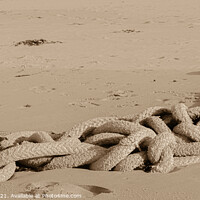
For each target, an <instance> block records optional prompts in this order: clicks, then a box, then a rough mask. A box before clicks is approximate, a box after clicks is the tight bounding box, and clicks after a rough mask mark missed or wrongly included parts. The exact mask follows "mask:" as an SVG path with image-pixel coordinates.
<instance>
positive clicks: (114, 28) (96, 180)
mask: <svg viewBox="0 0 200 200" xmlns="http://www.w3.org/2000/svg"><path fill="white" fill-rule="evenodd" d="M199 13H200V2H199V1H197V0H191V1H186V0H175V1H171V0H169V1H165V2H164V1H158V0H151V1H147V0H142V1H132V0H127V1H123V0H101V1H97V0H81V1H80V0H79V1H78V0H73V1H69V0H68V1H65V0H60V1H56V0H34V1H33V0H28V1H27V0H18V1H14V0H0V41H1V42H0V113H1V115H0V124H1V125H0V133H1V135H4V134H5V133H6V134H7V133H9V132H16V131H24V130H27V131H29V130H34V131H53V132H55V133H62V132H65V131H67V130H70V129H71V128H72V127H73V126H74V125H76V124H78V123H80V122H83V121H86V120H89V119H92V118H96V117H106V116H107V117H110V116H125V115H129V114H137V113H139V112H141V111H143V110H145V109H146V108H148V107H153V106H163V107H167V108H171V106H172V105H174V104H177V103H184V104H185V105H187V106H188V107H195V106H200V90H199V85H200V57H199V55H200V40H199V35H200V14H199ZM41 39H42V40H41ZM26 40H38V41H39V40H41V41H42V42H41V44H39V45H30V43H29V45H27V44H26V43H23V42H22V41H26ZM20 42H21V43H20ZM199 166H200V165H199V164H195V165H191V166H188V167H184V168H180V169H177V170H175V171H173V172H171V173H168V174H160V173H156V174H151V173H146V172H143V171H141V170H135V171H132V172H116V171H93V170H88V169H82V168H74V169H55V170H48V171H42V172H33V171H21V172H16V173H15V174H14V176H13V177H12V178H11V179H10V180H8V181H6V182H2V183H0V195H1V194H4V195H6V196H3V198H6V197H7V199H20V198H21V199H32V198H31V197H29V198H22V197H20V198H17V197H12V198H11V194H20V193H22V192H25V191H26V189H25V188H26V187H28V185H29V184H31V183H35V184H36V186H37V184H39V185H40V187H46V185H50V186H52V187H53V188H54V190H53V192H55V194H57V193H58V192H59V191H60V190H61V189H60V188H62V190H63V191H68V192H74V193H76V194H81V195H82V198H81V199H94V200H96V199H106V200H109V199H116V200H117V199H118V200H121V199H124V200H126V199H127V200H128V199H137V200H147V199H154V200H158V199H159V200H160V199H163V200H169V199H174V200H179V199H180V200H197V199H199V184H200V181H199V180H200V168H199ZM55 185H56V186H55ZM36 186H35V187H36ZM56 187H57V188H56ZM0 198H2V197H1V196H0ZM77 198H78V197H77ZM49 199H50V198H49ZM55 199H56V198H55ZM59 199H62V198H59ZM63 199H66V198H63Z"/></svg>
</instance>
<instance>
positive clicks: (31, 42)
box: [15, 39, 62, 46]
mask: <svg viewBox="0 0 200 200" xmlns="http://www.w3.org/2000/svg"><path fill="white" fill-rule="evenodd" d="M55 43H62V42H60V41H47V40H45V39H39V40H37V39H34V40H24V41H20V42H18V43H16V44H15V46H19V45H28V46H39V45H42V44H55Z"/></svg>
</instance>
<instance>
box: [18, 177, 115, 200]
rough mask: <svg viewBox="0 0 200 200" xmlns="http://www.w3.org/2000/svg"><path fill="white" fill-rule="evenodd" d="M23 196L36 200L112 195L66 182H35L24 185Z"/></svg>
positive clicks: (104, 189) (100, 189) (101, 188)
mask: <svg viewBox="0 0 200 200" xmlns="http://www.w3.org/2000/svg"><path fill="white" fill-rule="evenodd" d="M21 188H24V189H23V191H21V194H24V195H31V196H32V197H33V199H35V198H52V197H55V198H57V197H63V198H70V197H71V198H75V197H76V198H91V197H94V196H96V195H99V194H101V193H112V191H111V190H109V189H107V188H103V187H99V186H94V185H74V184H69V183H66V182H42V181H40V182H33V183H30V184H22V185H21Z"/></svg>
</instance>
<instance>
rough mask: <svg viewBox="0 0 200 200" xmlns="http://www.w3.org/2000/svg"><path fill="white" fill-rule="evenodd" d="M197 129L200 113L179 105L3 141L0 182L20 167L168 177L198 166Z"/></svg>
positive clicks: (0, 141)
mask: <svg viewBox="0 0 200 200" xmlns="http://www.w3.org/2000/svg"><path fill="white" fill-rule="evenodd" d="M199 124H200V107H194V108H188V107H187V106H186V105H184V104H182V103H181V104H177V105H174V106H173V107H172V108H171V109H168V108H163V107H158V106H155V107H151V108H147V109H146V110H145V111H143V112H141V113H139V114H137V115H135V114H131V115H127V116H124V117H101V118H95V119H91V120H88V121H86V122H82V123H80V124H78V125H75V126H74V127H72V129H70V130H69V131H66V132H64V133H63V134H55V133H53V132H45V131H22V132H13V133H10V134H7V135H3V136H2V137H0V182H3V181H6V180H8V179H10V178H11V177H12V175H13V174H14V172H15V169H16V164H18V163H19V164H20V166H21V165H23V166H26V167H30V168H35V169H37V170H49V169H57V168H66V167H68V168H72V167H80V166H85V165H87V166H88V167H89V169H92V170H104V171H109V170H112V169H113V170H115V171H133V170H134V169H136V168H140V169H145V168H150V169H151V172H153V173H158V172H159V173H168V172H170V171H172V170H173V169H174V168H176V167H182V166H187V165H190V164H195V163H200V129H199V127H200V126H199ZM108 146H109V147H108ZM16 161H17V163H16V164H15V162H16ZM20 166H19V167H20Z"/></svg>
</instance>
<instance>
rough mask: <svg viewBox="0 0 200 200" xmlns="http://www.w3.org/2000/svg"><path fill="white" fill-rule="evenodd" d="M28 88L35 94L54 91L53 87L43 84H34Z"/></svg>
mask: <svg viewBox="0 0 200 200" xmlns="http://www.w3.org/2000/svg"><path fill="white" fill-rule="evenodd" d="M30 90H31V91H32V92H34V93H36V94H40V93H48V92H52V91H55V90H56V89H55V88H46V87H45V86H43V85H41V86H35V87H32V88H30Z"/></svg>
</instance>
